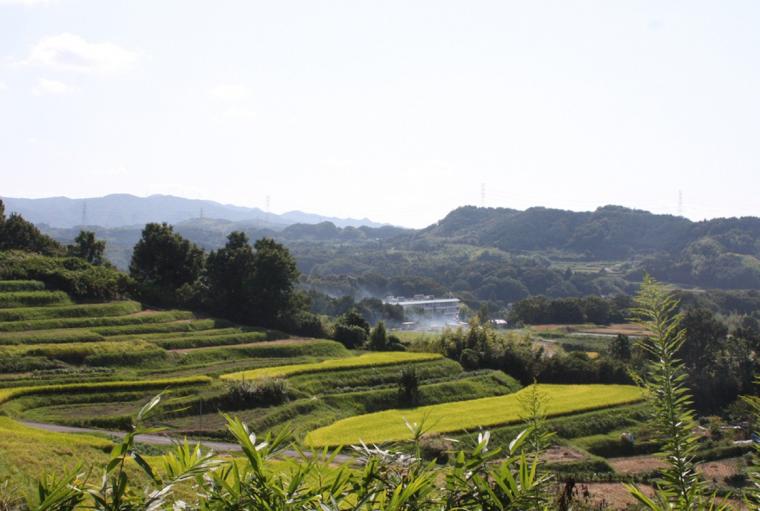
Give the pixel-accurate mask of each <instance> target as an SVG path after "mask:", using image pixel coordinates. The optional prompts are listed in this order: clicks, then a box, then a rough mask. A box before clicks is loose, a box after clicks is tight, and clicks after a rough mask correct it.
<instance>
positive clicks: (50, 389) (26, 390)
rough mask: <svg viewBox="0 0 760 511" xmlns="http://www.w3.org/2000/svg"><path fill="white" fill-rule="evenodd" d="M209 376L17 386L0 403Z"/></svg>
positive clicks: (2, 392)
mask: <svg viewBox="0 0 760 511" xmlns="http://www.w3.org/2000/svg"><path fill="white" fill-rule="evenodd" d="M209 383H211V378H209V377H208V376H191V377H187V378H164V379H157V380H136V381H112V382H97V383H71V384H63V385H40V386H35V387H16V388H10V389H0V404H2V403H5V402H6V401H8V400H10V399H14V398H17V397H21V396H29V395H33V394H57V393H65V392H102V391H130V390H149V389H163V388H168V387H178V386H186V385H199V384H209Z"/></svg>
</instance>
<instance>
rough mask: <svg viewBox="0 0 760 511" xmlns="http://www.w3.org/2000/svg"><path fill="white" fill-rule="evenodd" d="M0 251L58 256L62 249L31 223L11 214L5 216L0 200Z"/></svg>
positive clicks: (3, 206)
mask: <svg viewBox="0 0 760 511" xmlns="http://www.w3.org/2000/svg"><path fill="white" fill-rule="evenodd" d="M0 250H25V251H27V252H37V253H40V254H43V255H60V254H61V253H62V252H63V247H61V245H60V243H58V242H57V241H55V240H54V239H53V238H51V237H50V236H46V235H44V234H42V232H40V230H39V229H37V227H35V225H34V224H32V223H31V222H27V221H26V220H24V218H23V217H22V216H21V215H19V214H17V213H12V214H11V216H9V217H6V216H5V205H4V204H3V201H2V200H0Z"/></svg>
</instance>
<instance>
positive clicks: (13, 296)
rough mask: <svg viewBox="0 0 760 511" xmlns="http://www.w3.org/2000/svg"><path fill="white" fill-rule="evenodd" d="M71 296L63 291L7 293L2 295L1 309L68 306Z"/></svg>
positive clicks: (0, 296)
mask: <svg viewBox="0 0 760 511" xmlns="http://www.w3.org/2000/svg"><path fill="white" fill-rule="evenodd" d="M70 303H71V299H70V298H69V295H67V294H66V293H64V292H63V291H6V292H2V293H0V308H11V307H36V306H46V305H68V304H70Z"/></svg>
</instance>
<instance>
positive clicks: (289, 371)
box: [221, 352, 441, 380]
mask: <svg viewBox="0 0 760 511" xmlns="http://www.w3.org/2000/svg"><path fill="white" fill-rule="evenodd" d="M437 358H441V355H437V354H433V353H407V352H385V353H366V354H364V355H359V356H358V357H350V358H341V359H335V360H324V361H322V362H315V363H313V364H296V365H290V366H279V367H264V368H261V369H254V370H252V371H241V372H239V373H231V374H225V375H222V376H221V378H222V379H223V380H231V379H248V380H252V379H256V378H275V377H283V376H291V375H296V374H305V373H318V372H323V371H335V370H340V369H352V368H358V367H375V366H383V365H392V364H401V363H405V362H421V361H424V360H434V359H437Z"/></svg>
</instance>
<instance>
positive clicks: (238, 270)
mask: <svg viewBox="0 0 760 511" xmlns="http://www.w3.org/2000/svg"><path fill="white" fill-rule="evenodd" d="M255 269H256V260H255V255H254V253H253V247H252V246H251V245H250V243H249V242H248V236H246V235H245V233H242V232H232V233H230V235H229V236H227V244H226V245H225V246H224V247H223V248H220V249H219V250H214V251H212V252H211V253H210V254H209V255H208V259H207V261H206V277H207V283H208V306H209V308H210V309H212V310H214V311H215V312H218V313H219V314H220V315H225V316H227V317H229V318H230V319H234V320H237V321H241V322H253V320H254V318H252V317H250V316H251V314H252V313H253V311H252V306H253V302H252V297H253V295H254V293H255V292H256V290H255V289H254V287H253V275H254V273H255Z"/></svg>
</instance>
